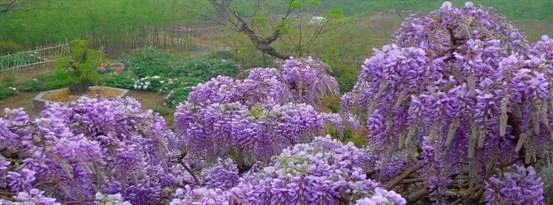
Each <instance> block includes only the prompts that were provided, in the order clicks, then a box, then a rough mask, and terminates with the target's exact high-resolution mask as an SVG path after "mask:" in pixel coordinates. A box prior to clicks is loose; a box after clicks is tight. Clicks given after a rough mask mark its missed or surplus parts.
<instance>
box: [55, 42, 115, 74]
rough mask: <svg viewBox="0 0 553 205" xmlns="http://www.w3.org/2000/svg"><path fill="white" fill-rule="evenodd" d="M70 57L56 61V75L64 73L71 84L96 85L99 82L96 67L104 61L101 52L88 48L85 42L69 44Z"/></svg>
mask: <svg viewBox="0 0 553 205" xmlns="http://www.w3.org/2000/svg"><path fill="white" fill-rule="evenodd" d="M69 49H70V56H68V57H62V58H61V59H59V60H58V61H56V70H57V72H58V73H66V74H67V75H66V77H67V79H68V80H69V81H70V82H71V83H72V84H80V83H96V82H97V81H98V80H99V77H100V74H99V73H98V70H97V69H98V66H99V65H100V64H101V63H102V62H103V61H104V58H105V57H104V54H102V52H100V51H97V50H93V49H90V48H88V42H87V41H85V40H73V41H71V42H70V43H69Z"/></svg>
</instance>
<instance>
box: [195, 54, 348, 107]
mask: <svg viewBox="0 0 553 205" xmlns="http://www.w3.org/2000/svg"><path fill="white" fill-rule="evenodd" d="M327 69H328V66H326V65H324V64H323V63H322V62H320V61H318V60H315V59H312V58H307V59H289V60H286V61H284V62H283V63H282V64H281V68H280V69H279V70H277V69H274V68H253V69H251V70H250V71H249V74H248V77H247V78H246V79H244V80H234V79H232V78H229V77H224V76H219V77H217V78H213V79H212V80H211V81H209V82H206V83H204V84H200V85H198V86H197V87H196V88H195V89H194V91H192V92H191V93H190V95H189V97H188V102H190V103H195V104H201V105H208V104H213V103H221V104H222V103H231V102H239V103H242V104H244V105H247V106H254V105H257V104H284V103H288V102H295V103H306V104H309V105H312V106H313V107H316V108H318V107H319V106H321V100H322V99H323V98H326V97H329V96H333V95H337V94H338V93H339V87H338V83H337V81H336V79H334V77H332V76H330V75H328V73H327Z"/></svg>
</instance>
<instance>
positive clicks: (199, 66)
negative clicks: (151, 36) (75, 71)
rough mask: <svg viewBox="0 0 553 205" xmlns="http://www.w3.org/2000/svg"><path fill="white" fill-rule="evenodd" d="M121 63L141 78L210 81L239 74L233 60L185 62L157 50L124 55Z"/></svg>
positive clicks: (143, 49)
mask: <svg viewBox="0 0 553 205" xmlns="http://www.w3.org/2000/svg"><path fill="white" fill-rule="evenodd" d="M224 55H228V54H224ZM121 62H122V63H124V64H125V65H126V66H127V67H129V69H131V70H132V71H133V72H134V73H135V74H136V76H137V77H139V78H145V77H152V76H160V77H165V78H174V77H193V78H200V79H203V80H209V79H211V78H212V77H216V76H218V75H227V76H235V75H236V74H237V73H238V65H237V64H236V63H234V62H233V61H232V60H227V59H214V58H209V57H207V58H196V59H191V60H185V59H182V58H179V57H178V56H177V55H175V54H172V53H170V52H167V51H160V50H157V49H155V48H141V49H137V50H134V51H132V52H131V53H129V54H126V55H124V56H123V57H122V59H121Z"/></svg>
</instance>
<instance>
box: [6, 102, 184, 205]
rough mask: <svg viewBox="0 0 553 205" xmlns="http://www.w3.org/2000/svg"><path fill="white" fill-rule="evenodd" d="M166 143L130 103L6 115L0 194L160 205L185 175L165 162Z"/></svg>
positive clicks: (164, 134)
mask: <svg viewBox="0 0 553 205" xmlns="http://www.w3.org/2000/svg"><path fill="white" fill-rule="evenodd" d="M171 137H172V133H171V131H170V130H168V129H167V127H166V125H165V122H164V120H163V119H162V118H161V117H160V116H159V115H157V114H154V113H153V112H151V111H148V112H143V111H142V110H141V109H140V105H139V104H138V102H137V101H135V100H132V99H121V100H96V99H87V98H82V99H80V100H79V101H77V102H74V103H71V104H69V105H67V106H59V105H49V106H48V107H47V108H46V109H45V110H44V111H42V112H41V113H40V115H39V116H38V117H36V118H34V119H33V118H30V117H29V116H28V115H27V114H26V113H25V112H23V111H22V110H21V109H17V110H9V109H7V110H6V111H5V114H4V118H0V138H1V141H2V143H1V144H0V150H1V152H0V153H1V157H0V164H1V165H2V166H0V168H1V170H2V171H1V172H0V174H1V176H0V178H1V179H2V183H0V189H2V190H5V191H8V193H9V192H11V193H13V194H16V193H19V192H27V191H31V192H30V195H31V196H33V197H34V196H35V195H36V197H38V198H40V200H46V199H41V196H42V195H40V194H38V195H37V193H41V192H37V191H32V190H31V189H33V188H35V189H39V190H42V191H44V192H45V193H47V196H52V197H55V198H56V199H57V200H59V201H61V202H69V201H82V202H86V201H88V200H94V194H95V193H96V192H102V193H105V194H121V195H122V197H124V198H125V200H128V201H129V202H131V203H138V202H140V204H158V203H159V202H160V200H161V197H162V195H163V193H162V192H163V190H164V189H166V188H170V187H172V186H175V185H178V184H180V183H182V177H183V176H186V175H182V173H181V171H179V170H181V168H179V167H178V166H175V165H174V164H171V163H170V158H171V152H170V150H168V148H167V147H168V146H167V143H168V141H169V140H170V139H171ZM129 179H132V180H129ZM2 193H4V192H2ZM19 196H29V194H23V195H22V194H19ZM19 198H21V197H19ZM19 200H27V199H19ZM37 200H39V199H37Z"/></svg>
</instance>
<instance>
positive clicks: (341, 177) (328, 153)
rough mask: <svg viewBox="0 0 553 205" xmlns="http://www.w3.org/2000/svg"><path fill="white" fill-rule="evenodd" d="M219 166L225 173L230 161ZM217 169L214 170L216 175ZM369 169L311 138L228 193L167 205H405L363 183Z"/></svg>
mask: <svg viewBox="0 0 553 205" xmlns="http://www.w3.org/2000/svg"><path fill="white" fill-rule="evenodd" d="M220 162H221V163H224V166H227V167H228V165H230V163H231V162H232V161H227V160H225V161H224V162H222V161H220ZM221 165H222V164H218V165H216V167H217V170H218V171H217V172H219V173H221V172H222V171H221V169H220V168H221ZM370 168H373V167H372V162H371V160H370V156H369V155H368V154H367V152H366V150H364V149H359V148H356V147H355V146H353V144H352V143H349V144H342V143H341V142H338V141H336V140H333V139H330V138H329V137H317V138H315V139H314V140H313V141H312V142H310V143H306V144H297V145H295V146H293V147H290V148H286V149H284V150H283V152H282V153H281V154H280V155H277V156H275V157H274V159H273V160H272V161H271V162H270V163H269V164H268V165H267V166H265V167H263V168H258V169H254V168H252V170H251V171H250V172H247V173H245V174H243V175H242V176H241V177H240V179H239V182H238V183H236V181H235V180H232V181H233V184H235V185H234V186H233V187H225V186H220V187H217V188H210V187H195V188H194V187H192V186H187V187H186V188H184V189H178V190H177V191H176V192H175V198H174V199H173V201H172V202H171V204H172V205H180V204H313V205H314V204H329V205H330V204H340V203H342V202H347V203H355V201H357V200H359V201H357V203H358V204H392V205H402V204H406V200H405V199H404V198H403V197H401V196H400V195H399V194H397V193H395V192H393V191H388V190H385V189H383V188H382V185H380V184H379V183H378V182H375V181H372V180H370V179H368V178H367V177H366V174H365V172H366V171H367V170H368V169H370ZM235 169H236V167H231V168H229V169H228V170H229V171H231V172H233V171H232V170H235ZM235 176H236V175H234V174H232V178H234V177H235ZM221 179H222V180H224V181H227V182H228V178H227V179H223V178H221ZM225 184H229V183H225Z"/></svg>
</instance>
